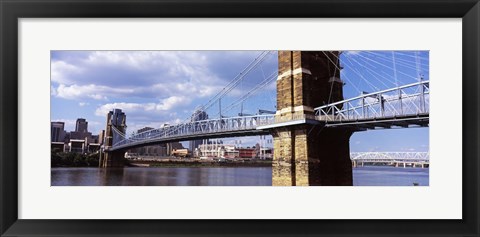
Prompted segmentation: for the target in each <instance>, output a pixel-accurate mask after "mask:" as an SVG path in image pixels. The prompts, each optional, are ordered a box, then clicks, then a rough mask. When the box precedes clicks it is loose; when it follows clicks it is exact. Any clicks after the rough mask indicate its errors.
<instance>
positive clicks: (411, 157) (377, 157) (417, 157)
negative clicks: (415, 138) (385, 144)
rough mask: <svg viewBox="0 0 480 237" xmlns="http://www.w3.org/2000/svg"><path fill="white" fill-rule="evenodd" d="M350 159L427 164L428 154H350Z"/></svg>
mask: <svg viewBox="0 0 480 237" xmlns="http://www.w3.org/2000/svg"><path fill="white" fill-rule="evenodd" d="M350 159H351V160H352V161H362V162H429V160H430V152H351V153H350Z"/></svg>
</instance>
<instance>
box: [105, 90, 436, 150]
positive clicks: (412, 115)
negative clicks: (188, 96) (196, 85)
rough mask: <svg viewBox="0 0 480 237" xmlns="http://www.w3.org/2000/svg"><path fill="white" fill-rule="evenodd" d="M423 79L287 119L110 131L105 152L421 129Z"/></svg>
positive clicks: (425, 94) (425, 113)
mask: <svg viewBox="0 0 480 237" xmlns="http://www.w3.org/2000/svg"><path fill="white" fill-rule="evenodd" d="M428 102H429V81H420V82H417V83H413V84H409V85H404V86H400V87H397V88H392V89H388V90H383V91H378V92H374V93H365V94H362V95H360V96H358V97H355V98H351V99H347V100H343V101H339V102H335V103H331V104H328V105H324V106H321V107H318V108H315V115H313V114H312V115H308V114H301V115H292V116H290V117H277V116H275V115H271V114H267V115H253V116H239V117H222V118H216V119H209V120H201V121H195V122H187V123H182V124H177V125H172V126H167V127H162V128H159V129H153V130H149V131H146V132H142V133H138V134H134V135H132V136H129V137H126V135H125V134H123V133H121V132H120V131H118V130H116V129H115V127H112V128H113V130H114V132H113V145H112V146H111V147H104V149H105V150H106V151H115V150H125V149H130V148H135V147H141V146H147V145H153V144H158V143H168V142H176V141H188V140H196V139H212V138H226V137H240V136H255V135H267V134H271V130H272V129H274V128H278V127H285V126H293V125H302V124H312V125H316V126H324V127H333V128H335V127H343V128H345V127H350V128H351V129H352V130H354V131H366V130H370V129H388V128H395V127H400V128H408V127H419V126H420V127H426V126H428V124H429V110H428V108H429V106H428Z"/></svg>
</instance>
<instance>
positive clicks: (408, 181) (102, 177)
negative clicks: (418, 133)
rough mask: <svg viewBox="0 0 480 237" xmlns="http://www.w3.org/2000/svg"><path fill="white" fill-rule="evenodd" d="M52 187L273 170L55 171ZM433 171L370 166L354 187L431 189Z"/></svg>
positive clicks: (252, 181)
mask: <svg viewBox="0 0 480 237" xmlns="http://www.w3.org/2000/svg"><path fill="white" fill-rule="evenodd" d="M51 175H52V176H51V182H52V183H51V184H52V186H271V185H272V168H271V167H253V168H252V167H234V168H232V167H228V168H223V167H213V168H205V167H186V168H170V167H169V168H153V167H152V168H150V167H128V168H111V169H101V168H52V170H51ZM428 177H429V169H428V168H426V169H422V168H403V167H402V168H400V167H399V168H395V167H389V166H366V167H359V168H354V169H353V185H354V186H412V185H413V183H416V184H418V185H419V186H428V184H429V178H428Z"/></svg>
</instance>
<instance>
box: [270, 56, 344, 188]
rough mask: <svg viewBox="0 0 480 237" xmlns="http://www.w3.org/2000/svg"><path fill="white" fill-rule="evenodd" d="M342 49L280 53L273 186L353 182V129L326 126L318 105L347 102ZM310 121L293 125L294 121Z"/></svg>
mask: <svg viewBox="0 0 480 237" xmlns="http://www.w3.org/2000/svg"><path fill="white" fill-rule="evenodd" d="M339 56H340V52H322V51H279V52H278V80H277V113H276V115H275V119H276V121H277V122H282V121H285V124H284V125H283V126H280V127H277V128H274V129H273V138H274V158H273V164H272V170H273V171H272V172H273V173H272V184H273V185H274V186H298V185H352V164H351V162H350V148H349V140H350V136H351V135H352V131H351V130H348V129H333V128H325V127H323V126H322V125H320V124H318V121H315V120H314V116H315V115H314V110H313V109H314V108H315V107H318V106H321V105H324V104H328V103H332V102H335V101H340V100H343V89H342V88H343V82H342V81H341V79H340V69H341V68H340V63H339ZM302 119H303V120H304V121H305V122H303V123H297V124H295V123H293V124H289V123H288V121H295V120H297V121H298V120H302Z"/></svg>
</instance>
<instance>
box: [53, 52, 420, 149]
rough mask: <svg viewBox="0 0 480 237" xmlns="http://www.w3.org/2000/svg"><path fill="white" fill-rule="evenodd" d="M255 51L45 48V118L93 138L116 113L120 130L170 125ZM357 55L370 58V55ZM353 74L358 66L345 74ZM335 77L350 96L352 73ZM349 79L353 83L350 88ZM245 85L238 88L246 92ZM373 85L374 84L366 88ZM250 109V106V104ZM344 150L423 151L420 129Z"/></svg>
mask: <svg viewBox="0 0 480 237" xmlns="http://www.w3.org/2000/svg"><path fill="white" fill-rule="evenodd" d="M259 53H260V52H259V51H113V52H112V51H52V54H51V55H52V63H51V71H52V80H51V106H52V108H51V121H52V122H53V121H61V122H64V123H65V130H66V131H73V128H74V126H75V121H76V119H77V118H86V119H87V121H88V122H89V132H91V133H92V134H98V133H99V132H100V131H101V130H103V129H105V128H104V126H105V121H106V115H107V113H108V111H109V110H111V109H113V108H120V109H122V110H123V111H125V113H126V115H127V126H128V133H131V132H133V131H137V130H139V129H141V128H144V127H154V128H155V127H160V126H161V125H163V124H165V123H169V124H175V123H178V122H181V121H184V120H185V119H188V118H190V116H191V115H192V114H193V113H194V111H195V109H196V108H197V107H198V106H199V105H203V104H206V103H207V102H208V100H209V99H210V98H211V97H213V96H214V95H215V94H216V93H218V92H219V91H221V90H222V88H224V87H225V85H227V84H228V83H229V82H230V81H231V80H232V79H233V78H235V76H236V75H237V74H238V73H239V72H241V71H242V69H244V68H245V66H246V65H248V63H250V62H251V61H252V59H254V58H255V57H257V55H258V54H259ZM347 53H350V54H352V55H360V56H361V53H359V52H356V51H352V52H347ZM421 56H422V58H426V62H423V63H425V64H426V65H427V68H426V72H424V73H425V77H426V79H428V52H427V53H425V52H422V53H421ZM363 57H365V58H367V59H369V58H370V59H373V56H371V55H366V56H363ZM397 57H398V58H400V59H399V60H405V61H406V58H404V59H402V57H406V56H402V55H401V54H398V56H397ZM348 60H349V61H345V64H348V63H354V62H352V60H356V59H355V58H353V57H352V58H350V59H348ZM357 60H359V59H357ZM367 62H368V61H367ZM400 65H401V64H399V67H400ZM275 70H277V62H276V55H273V56H270V58H269V60H267V61H266V63H264V65H263V66H262V68H261V70H258V71H257V72H254V73H256V74H254V75H253V77H255V76H256V78H262V77H265V75H269V74H270V73H271V72H272V71H275ZM355 70H362V69H353V70H352V71H355ZM343 73H344V74H343V75H342V79H344V78H346V79H350V81H347V85H346V86H345V95H346V96H345V97H347V98H348V97H351V96H349V95H355V93H354V92H352V91H353V87H359V86H361V83H362V80H355V78H354V75H353V73H350V72H343ZM401 76H402V75H401V74H400V75H399V76H398V79H399V81H401V80H403V81H405V82H408V80H407V79H402V77H401ZM351 81H354V82H356V85H355V84H354V83H351ZM403 81H402V82H403ZM377 83H378V82H377ZM349 84H353V85H349ZM248 86H249V85H245V87H246V88H247V87H248ZM349 86H350V87H349ZM376 86H381V85H380V84H379V85H374V87H376ZM274 89H275V88H270V90H274ZM267 90H268V88H267ZM372 90H373V89H372ZM357 94H358V93H357ZM270 97H272V96H271V95H270ZM257 100H258V104H261V105H262V106H263V105H266V106H265V107H267V108H264V107H262V108H261V109H270V110H274V107H273V106H274V104H275V103H274V101H272V99H271V98H260V97H259V99H257ZM222 103H223V102H222ZM252 104H254V103H250V105H252ZM243 106H244V105H242V109H243V110H242V111H243V112H244V113H252V114H253V113H255V112H256V111H254V109H252V108H253V107H255V105H252V108H248V105H245V107H243ZM256 106H257V108H258V107H261V106H259V105H256ZM207 113H208V111H207ZM405 138H407V139H405ZM398 139H401V140H402V143H399V142H398ZM222 140H224V141H225V142H226V143H229V141H233V140H241V141H242V144H249V145H254V144H255V143H257V142H258V138H256V137H243V138H232V139H222ZM232 143H233V142H232ZM350 146H351V149H352V151H385V150H387V151H388V150H390V151H392V150H395V151H410V150H411V151H428V128H418V129H408V130H404V129H396V130H395V131H391V130H389V131H381V130H380V131H374V132H370V133H356V134H355V135H354V136H352V138H351V141H350ZM187 147H188V146H187Z"/></svg>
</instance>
